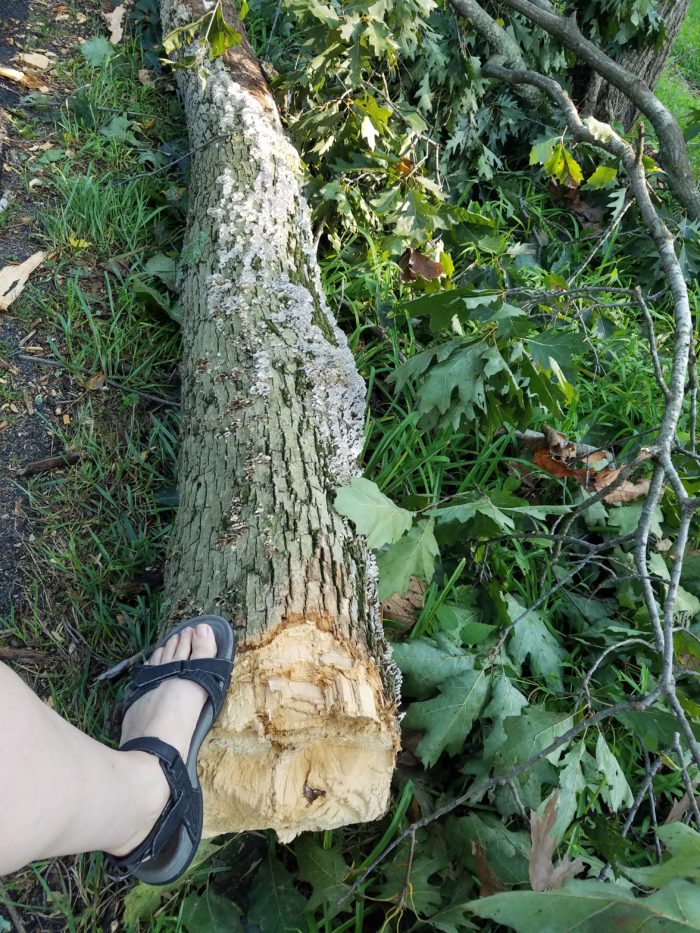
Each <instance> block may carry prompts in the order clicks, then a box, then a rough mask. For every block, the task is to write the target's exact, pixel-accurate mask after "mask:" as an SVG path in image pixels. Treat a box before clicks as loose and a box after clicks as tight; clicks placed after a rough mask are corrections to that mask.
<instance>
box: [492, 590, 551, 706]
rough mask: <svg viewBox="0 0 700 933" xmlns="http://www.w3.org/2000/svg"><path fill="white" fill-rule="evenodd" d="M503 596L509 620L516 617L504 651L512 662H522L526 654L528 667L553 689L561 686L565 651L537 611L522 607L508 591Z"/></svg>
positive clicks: (513, 619)
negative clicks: (528, 662) (528, 661)
mask: <svg viewBox="0 0 700 933" xmlns="http://www.w3.org/2000/svg"><path fill="white" fill-rule="evenodd" d="M505 599H506V603H507V605H508V615H509V616H510V618H511V621H512V622H513V623H516V620H518V619H519V620H520V621H517V624H514V625H513V634H512V635H511V638H510V643H509V645H508V654H509V655H510V656H511V658H512V659H513V660H514V661H515V662H516V664H522V663H523V662H524V660H525V658H526V657H528V656H529V658H530V667H531V668H532V670H533V671H534V672H535V673H536V674H539V675H541V676H542V677H544V678H545V680H547V681H548V682H549V683H550V684H552V685H553V686H554V687H556V688H557V689H561V686H562V682H561V667H562V663H563V661H564V659H565V658H566V652H565V651H564V650H563V648H562V647H561V645H560V644H559V642H558V641H557V639H556V638H555V637H554V635H552V633H551V632H550V630H549V629H548V628H547V625H546V624H545V622H544V620H543V619H542V617H541V616H540V614H539V613H538V612H536V611H535V610H533V609H530V610H529V611H528V610H526V609H525V606H523V604H522V603H521V602H519V601H518V600H517V599H516V598H515V597H514V596H513V595H512V594H510V593H506V594H505ZM526 611H527V615H525V612H526Z"/></svg>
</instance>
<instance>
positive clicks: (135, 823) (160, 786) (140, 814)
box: [105, 751, 169, 857]
mask: <svg viewBox="0 0 700 933" xmlns="http://www.w3.org/2000/svg"><path fill="white" fill-rule="evenodd" d="M116 754H117V755H119V758H120V765H121V768H122V770H123V778H122V780H123V781H124V783H123V787H124V790H125V793H126V798H127V803H126V811H125V813H124V814H123V820H122V821H121V824H120V826H119V827H118V831H117V833H116V835H115V840H114V843H113V844H112V845H111V846H109V848H107V849H105V851H107V852H109V853H110V854H111V855H116V856H118V857H120V856H123V855H127V854H128V853H129V852H131V851H132V850H133V849H135V848H136V846H138V845H140V844H141V843H142V842H143V840H144V839H145V838H146V836H147V835H148V834H149V833H150V831H151V829H152V828H153V826H154V825H155V823H156V820H157V819H158V817H159V816H160V814H161V813H162V812H163V809H164V807H165V805H166V804H167V802H168V799H169V789H168V783H167V781H166V779H165V775H164V774H163V770H162V768H161V767H160V762H159V761H158V759H157V758H155V757H154V756H153V755H149V754H148V753H147V752H140V751H129V752H117V753H116ZM115 829H117V827H115Z"/></svg>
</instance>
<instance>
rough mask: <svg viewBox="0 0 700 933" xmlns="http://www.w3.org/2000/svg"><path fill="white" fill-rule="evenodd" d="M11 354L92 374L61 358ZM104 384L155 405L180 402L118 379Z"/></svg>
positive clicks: (70, 371)
mask: <svg viewBox="0 0 700 933" xmlns="http://www.w3.org/2000/svg"><path fill="white" fill-rule="evenodd" d="M13 355H14V356H16V357H17V359H18V360H29V361H30V362H32V363H38V364H39V365H40V366H53V367H55V368H56V369H65V370H66V372H69V373H71V375H76V374H79V375H81V376H92V375H94V373H92V372H91V371H90V370H89V369H85V368H84V367H82V366H74V365H69V364H68V363H64V362H63V361H62V360H52V359H48V358H47V357H44V356H31V355H30V354H29V353H17V354H13ZM105 384H106V385H108V386H111V387H112V388H113V389H119V391H120V392H124V393H125V394H127V395H138V397H139V398H141V399H143V400H144V402H153V403H154V404H155V405H166V406H167V407H168V408H179V407H180V403H179V402H177V401H175V399H172V398H165V397H164V396H162V395H153V393H151V392H143V391H142V390H141V389H136V388H134V386H130V385H125V384H124V383H123V382H119V380H118V379H105Z"/></svg>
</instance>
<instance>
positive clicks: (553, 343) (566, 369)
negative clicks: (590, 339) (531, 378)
mask: <svg viewBox="0 0 700 933" xmlns="http://www.w3.org/2000/svg"><path fill="white" fill-rule="evenodd" d="M527 349H528V352H529V353H530V356H532V358H533V359H534V361H535V362H536V363H537V365H538V366H540V367H541V368H542V369H545V370H547V371H551V370H552V369H553V366H552V360H554V361H555V362H556V363H558V364H559V366H560V367H561V369H562V372H563V373H564V374H565V375H566V378H567V379H568V380H569V382H573V380H574V377H575V369H574V365H573V357H574V356H580V355H581V354H582V353H583V352H584V351H585V349H586V345H585V343H584V341H583V339H582V337H581V334H580V333H579V332H578V331H574V330H569V331H566V330H561V329H560V328H550V329H548V330H543V331H542V332H541V333H539V334H537V335H536V336H534V337H529V338H528V341H527Z"/></svg>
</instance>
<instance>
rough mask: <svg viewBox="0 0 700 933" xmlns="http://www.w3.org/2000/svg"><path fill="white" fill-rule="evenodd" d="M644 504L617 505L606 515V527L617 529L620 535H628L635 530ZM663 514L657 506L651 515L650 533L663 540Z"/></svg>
mask: <svg viewBox="0 0 700 933" xmlns="http://www.w3.org/2000/svg"><path fill="white" fill-rule="evenodd" d="M643 508H644V502H643V501H642V502H633V503H632V504H630V505H618V506H616V507H613V508H611V509H610V511H609V513H608V525H609V526H610V527H611V528H617V529H618V531H619V533H620V534H621V535H628V534H630V533H631V532H633V531H636V530H637V525H639V520H640V518H641V516H642V509H643ZM663 517H664V516H663V512H662V511H661V509H660V508H659V506H657V507H656V508H655V509H654V511H653V513H652V522H651V533H652V534H653V535H656V537H657V538H663V536H664V533H663V530H662V528H661V522H662V521H663Z"/></svg>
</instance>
